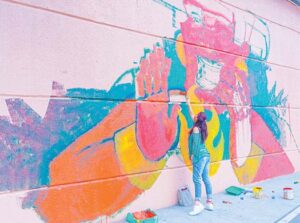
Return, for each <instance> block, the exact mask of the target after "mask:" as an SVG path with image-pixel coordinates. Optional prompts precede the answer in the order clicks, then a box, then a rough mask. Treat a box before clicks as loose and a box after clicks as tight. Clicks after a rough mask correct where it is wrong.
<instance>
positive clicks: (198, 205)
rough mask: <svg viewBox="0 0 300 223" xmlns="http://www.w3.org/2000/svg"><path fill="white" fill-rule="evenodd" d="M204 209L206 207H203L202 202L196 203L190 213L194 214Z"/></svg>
mask: <svg viewBox="0 0 300 223" xmlns="http://www.w3.org/2000/svg"><path fill="white" fill-rule="evenodd" d="M203 209H204V207H203V205H202V204H197V205H194V208H193V210H192V211H191V212H190V213H189V215H191V216H194V215H197V214H200V213H201V211H203Z"/></svg>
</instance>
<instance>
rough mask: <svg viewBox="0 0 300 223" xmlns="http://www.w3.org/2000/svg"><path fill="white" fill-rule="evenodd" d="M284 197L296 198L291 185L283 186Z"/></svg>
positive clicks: (288, 198) (287, 198)
mask: <svg viewBox="0 0 300 223" xmlns="http://www.w3.org/2000/svg"><path fill="white" fill-rule="evenodd" d="M283 199H286V200H293V199H294V190H293V188H290V187H285V188H283Z"/></svg>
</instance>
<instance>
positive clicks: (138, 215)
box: [126, 209, 158, 223]
mask: <svg viewBox="0 0 300 223" xmlns="http://www.w3.org/2000/svg"><path fill="white" fill-rule="evenodd" d="M126 222H128V223H157V222H158V217H157V215H156V214H155V212H154V211H151V210H149V209H148V210H145V211H138V212H133V213H128V214H127V216H126Z"/></svg>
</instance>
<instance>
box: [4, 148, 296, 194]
mask: <svg viewBox="0 0 300 223" xmlns="http://www.w3.org/2000/svg"><path fill="white" fill-rule="evenodd" d="M295 151H298V152H299V150H297V149H294V150H286V151H285V152H284V151H283V152H278V153H269V154H265V156H273V155H280V154H286V153H290V152H295ZM257 157H261V155H253V156H245V157H240V158H239V159H244V158H257ZM236 160H238V159H230V160H220V161H215V162H211V164H218V163H221V162H231V161H236ZM189 167H192V165H188V166H177V167H166V168H164V169H160V170H152V171H144V172H138V173H130V174H123V175H119V176H115V177H110V178H101V179H94V180H86V181H78V182H73V183H64V184H56V185H51V186H44V187H38V188H31V189H27V190H15V191H3V192H0V197H1V196H2V195H7V194H13V193H20V192H34V191H39V190H45V189H54V190H55V189H62V188H67V187H75V186H82V185H86V184H90V183H101V182H107V181H115V180H118V179H124V178H128V177H137V176H140V175H145V174H155V173H161V172H162V171H171V170H179V169H185V168H189Z"/></svg>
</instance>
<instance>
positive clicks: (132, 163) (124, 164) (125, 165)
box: [107, 124, 167, 190]
mask: <svg viewBox="0 0 300 223" xmlns="http://www.w3.org/2000/svg"><path fill="white" fill-rule="evenodd" d="M115 148H116V153H117V156H118V159H119V161H120V164H121V169H122V171H123V172H124V174H135V175H131V176H130V177H129V180H130V182H131V183H132V184H133V185H134V186H136V187H138V188H140V189H142V190H147V189H149V188H151V187H152V185H153V184H154V182H155V181H156V179H157V178H158V176H159V175H160V171H159V170H161V169H163V168H164V166H165V164H166V161H167V160H166V159H161V160H160V161H157V162H154V161H150V160H147V159H146V158H145V157H144V155H143V154H142V152H141V151H140V148H139V147H138V145H137V142H136V134H135V124H132V125H130V126H129V127H127V128H125V129H123V130H121V131H120V132H118V133H117V134H116V135H115ZM107 168H109V167H107ZM151 171H155V172H151ZM149 172H151V173H149ZM138 173H141V174H138Z"/></svg>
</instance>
